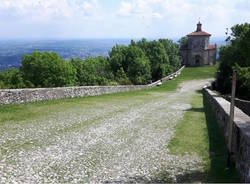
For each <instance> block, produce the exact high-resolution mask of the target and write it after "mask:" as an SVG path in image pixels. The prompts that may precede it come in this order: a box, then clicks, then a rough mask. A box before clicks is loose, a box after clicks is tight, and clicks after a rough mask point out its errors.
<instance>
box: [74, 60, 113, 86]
mask: <svg viewBox="0 0 250 184" xmlns="http://www.w3.org/2000/svg"><path fill="white" fill-rule="evenodd" d="M71 62H72V64H73V65H74V67H75V68H76V70H77V82H78V85H108V84H109V83H111V82H112V81H113V80H114V75H113V73H112V70H111V66H110V63H109V62H108V61H107V59H106V58H104V57H96V58H87V59H86V60H85V61H83V60H80V59H73V60H71Z"/></svg>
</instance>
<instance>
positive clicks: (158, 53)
mask: <svg viewBox="0 0 250 184" xmlns="http://www.w3.org/2000/svg"><path fill="white" fill-rule="evenodd" d="M137 46H138V47H140V48H141V49H142V50H143V51H144V52H145V54H146V56H147V57H148V58H149V61H150V65H151V72H152V79H153V80H154V81H155V80H158V79H160V78H163V77H165V76H166V75H167V74H169V73H171V72H172V71H173V70H172V68H171V67H170V63H169V57H168V55H167V52H166V50H165V48H164V45H163V44H162V43H160V42H159V41H150V42H147V41H146V39H142V40H141V41H138V42H137Z"/></svg>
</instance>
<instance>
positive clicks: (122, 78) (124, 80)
mask: <svg viewBox="0 0 250 184" xmlns="http://www.w3.org/2000/svg"><path fill="white" fill-rule="evenodd" d="M115 79H116V81H117V82H118V84H121V85H130V84H132V83H131V81H130V80H129V78H128V77H127V75H126V73H125V72H124V70H123V68H120V69H119V70H118V71H117V72H116V74H115Z"/></svg>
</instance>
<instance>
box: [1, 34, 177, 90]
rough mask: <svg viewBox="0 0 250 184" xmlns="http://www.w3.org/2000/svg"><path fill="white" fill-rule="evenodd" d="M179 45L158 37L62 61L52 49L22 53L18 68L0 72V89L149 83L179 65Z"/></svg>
mask: <svg viewBox="0 0 250 184" xmlns="http://www.w3.org/2000/svg"><path fill="white" fill-rule="evenodd" d="M180 63H181V62H180V57H179V52H178V45H177V44H175V43H174V42H173V41H171V40H167V39H161V40H158V41H147V40H146V39H142V40H140V41H138V42H135V41H133V40H131V43H130V45H128V46H124V45H116V46H114V47H113V48H112V50H111V51H110V52H109V57H108V58H104V57H95V58H87V59H85V60H82V59H79V58H74V59H71V61H65V60H64V59H62V58H61V57H60V56H59V55H57V54H56V53H52V52H33V53H32V54H31V55H25V56H24V57H23V59H22V65H21V67H20V69H16V70H8V71H6V72H2V73H0V88H23V87H61V86H72V85H80V86H84V85H118V84H121V85H126V84H135V85H140V84H148V83H150V82H151V81H152V80H153V81H155V80H158V79H160V78H162V77H165V76H166V75H168V74H169V73H171V72H172V71H173V70H177V68H179V67H180Z"/></svg>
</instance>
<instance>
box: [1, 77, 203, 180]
mask: <svg viewBox="0 0 250 184" xmlns="http://www.w3.org/2000/svg"><path fill="white" fill-rule="evenodd" d="M204 84H206V81H205V80H201V81H189V82H185V83H183V84H182V85H181V87H180V88H179V89H178V90H177V91H176V92H173V93H163V92H149V94H148V95H144V97H143V98H139V97H138V98H137V97H131V98H126V99H123V98H121V99H115V100H112V99H110V100H109V98H106V99H107V100H106V101H102V102H101V103H98V101H97V102H96V103H94V104H93V103H90V104H89V105H88V106H87V107H88V108H80V106H77V105H75V106H72V107H67V108H65V109H64V108H63V105H64V104H63V103H62V109H63V111H55V112H53V111H51V113H49V114H48V115H47V116H46V117H38V118H36V119H30V120H25V121H22V122H15V121H13V122H8V123H4V124H3V125H1V126H0V132H1V134H0V148H1V149H0V183H7V182H18V183H22V182H23V183H44V182H49V183H69V182H70V183H80V182H91V183H96V182H98V183H99V182H108V183H109V182H115V183H119V182H121V183H126V182H143V183H145V182H163V181H170V182H175V181H177V177H178V176H180V175H183V174H184V173H186V172H190V171H202V170H203V164H202V159H201V158H199V157H198V156H197V155H184V156H174V155H171V154H170V153H169V150H168V146H167V145H168V142H169V141H170V140H171V138H172V137H173V135H174V132H175V126H176V124H177V122H178V121H179V120H180V119H181V118H182V117H183V114H184V111H185V110H187V109H189V108H190V107H191V106H190V104H189V103H190V102H189V99H190V97H191V96H192V95H193V94H194V93H195V91H196V90H198V89H201V87H202V86H203V85H204ZM94 98H95V97H94ZM110 98H112V95H110ZM84 100H88V99H87V98H86V99H84V98H83V99H79V101H84Z"/></svg>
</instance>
